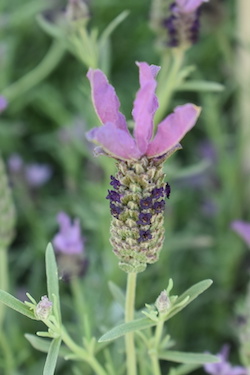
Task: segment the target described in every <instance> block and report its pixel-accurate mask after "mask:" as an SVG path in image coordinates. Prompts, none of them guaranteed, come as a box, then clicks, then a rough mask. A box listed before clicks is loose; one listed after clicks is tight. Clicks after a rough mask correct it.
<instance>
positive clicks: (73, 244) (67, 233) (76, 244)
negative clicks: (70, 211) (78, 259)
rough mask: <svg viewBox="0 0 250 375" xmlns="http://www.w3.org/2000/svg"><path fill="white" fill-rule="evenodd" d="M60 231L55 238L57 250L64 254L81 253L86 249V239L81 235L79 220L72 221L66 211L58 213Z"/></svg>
mask: <svg viewBox="0 0 250 375" xmlns="http://www.w3.org/2000/svg"><path fill="white" fill-rule="evenodd" d="M57 221H58V223H59V227H60V229H59V232H58V233H57V234H56V235H55V237H54V239H53V244H54V246H55V250H56V251H58V252H61V253H64V254H80V253H82V252H83V250H84V239H83V237H82V235H81V228H80V222H79V220H74V222H73V223H72V222H71V219H70V217H69V216H68V215H67V214H65V213H64V212H60V213H59V214H58V215H57Z"/></svg>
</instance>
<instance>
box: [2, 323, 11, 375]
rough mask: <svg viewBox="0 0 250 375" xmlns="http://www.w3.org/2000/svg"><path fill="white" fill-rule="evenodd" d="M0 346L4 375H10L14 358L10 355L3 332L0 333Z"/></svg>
mask: <svg viewBox="0 0 250 375" xmlns="http://www.w3.org/2000/svg"><path fill="white" fill-rule="evenodd" d="M0 346H1V347H2V351H1V352H2V355H3V357H4V371H5V372H4V373H5V374H6V375H8V374H12V373H13V369H14V366H15V365H14V356H13V355H12V353H11V349H10V346H9V340H8V338H7V337H6V336H5V334H4V332H3V330H2V329H1V332H0Z"/></svg>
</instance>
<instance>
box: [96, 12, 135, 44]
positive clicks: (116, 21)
mask: <svg viewBox="0 0 250 375" xmlns="http://www.w3.org/2000/svg"><path fill="white" fill-rule="evenodd" d="M128 15H129V11H128V10H124V11H123V12H122V13H120V14H118V16H117V17H116V18H115V19H113V21H111V22H110V24H109V25H108V26H107V27H106V29H105V30H104V31H103V33H102V35H101V37H100V40H99V43H100V46H102V44H103V43H105V40H106V39H107V38H109V36H110V35H111V34H112V32H113V31H114V30H115V29H116V28H117V26H118V25H119V24H120V23H121V22H123V21H124V20H125V18H127V16H128Z"/></svg>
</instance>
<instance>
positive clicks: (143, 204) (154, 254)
mask: <svg viewBox="0 0 250 375" xmlns="http://www.w3.org/2000/svg"><path fill="white" fill-rule="evenodd" d="M137 65H138V67H139V80H140V88H139V90H138V92H137V94H136V99H135V101H134V108H133V111H132V115H133V118H134V121H135V128H134V137H132V135H131V134H130V132H129V130H128V126H127V122H126V119H125V117H124V116H123V114H122V113H120V112H119V107H120V103H119V99H118V97H117V96H116V93H115V90H114V88H113V87H112V86H111V85H110V84H109V82H108V80H107V78H106V76H105V75H104V74H103V73H102V72H101V71H100V70H98V69H97V70H93V69H90V70H89V72H88V74H87V76H88V78H89V80H90V84H91V88H92V99H93V103H94V106H95V109H96V112H97V115H98V116H99V118H100V120H101V122H102V124H103V125H102V126H101V127H98V128H94V129H92V130H90V131H89V132H88V133H87V138H88V139H89V140H90V141H92V142H95V143H97V144H98V145H99V147H98V148H96V149H95V152H96V154H104V155H107V156H109V157H113V158H114V159H116V160H117V168H118V172H117V174H116V175H115V176H111V186H113V188H114V189H115V190H109V191H108V195H107V197H106V198H107V199H109V201H110V210H111V215H112V216H113V218H112V223H111V230H110V232H111V238H110V242H111V244H112V246H113V251H114V253H115V254H116V255H117V257H118V258H119V260H120V262H119V266H120V267H121V269H122V270H124V271H125V272H142V271H143V270H144V269H145V268H146V265H147V263H154V262H156V261H157V259H158V257H159V253H160V250H161V248H162V245H163V240H164V225H163V223H164V209H165V199H166V198H169V195H170V186H169V185H168V184H167V185H166V183H165V182H164V178H165V175H164V173H163V162H164V161H165V160H166V159H167V158H168V157H169V156H170V155H171V154H172V153H173V152H175V151H176V150H178V149H180V148H181V146H180V144H179V141H180V140H181V139H182V138H183V137H184V135H185V134H186V133H187V132H188V131H189V130H190V129H191V128H192V127H193V126H194V125H195V122H196V120H197V117H198V116H199V113H200V108H198V107H196V106H195V105H193V104H185V105H183V106H179V107H177V108H176V109H175V111H174V113H172V114H171V115H169V116H167V117H166V118H165V119H164V120H163V121H162V122H161V123H160V124H159V125H158V129H157V132H156V135H155V137H153V118H154V114H155V111H156V110H157V108H158V101H157V97H156V95H155V90H156V80H155V77H156V75H157V73H158V71H159V69H160V68H159V67H158V66H155V65H148V64H147V63H145V62H141V63H137Z"/></svg>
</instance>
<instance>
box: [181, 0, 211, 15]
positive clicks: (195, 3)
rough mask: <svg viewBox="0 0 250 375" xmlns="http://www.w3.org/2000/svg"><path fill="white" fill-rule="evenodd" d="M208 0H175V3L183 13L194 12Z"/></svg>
mask: <svg viewBox="0 0 250 375" xmlns="http://www.w3.org/2000/svg"><path fill="white" fill-rule="evenodd" d="M208 1H209V0H176V3H177V5H178V6H179V8H180V9H181V11H183V12H185V13H191V12H194V11H195V10H196V9H197V8H199V6H201V4H202V3H204V2H208Z"/></svg>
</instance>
